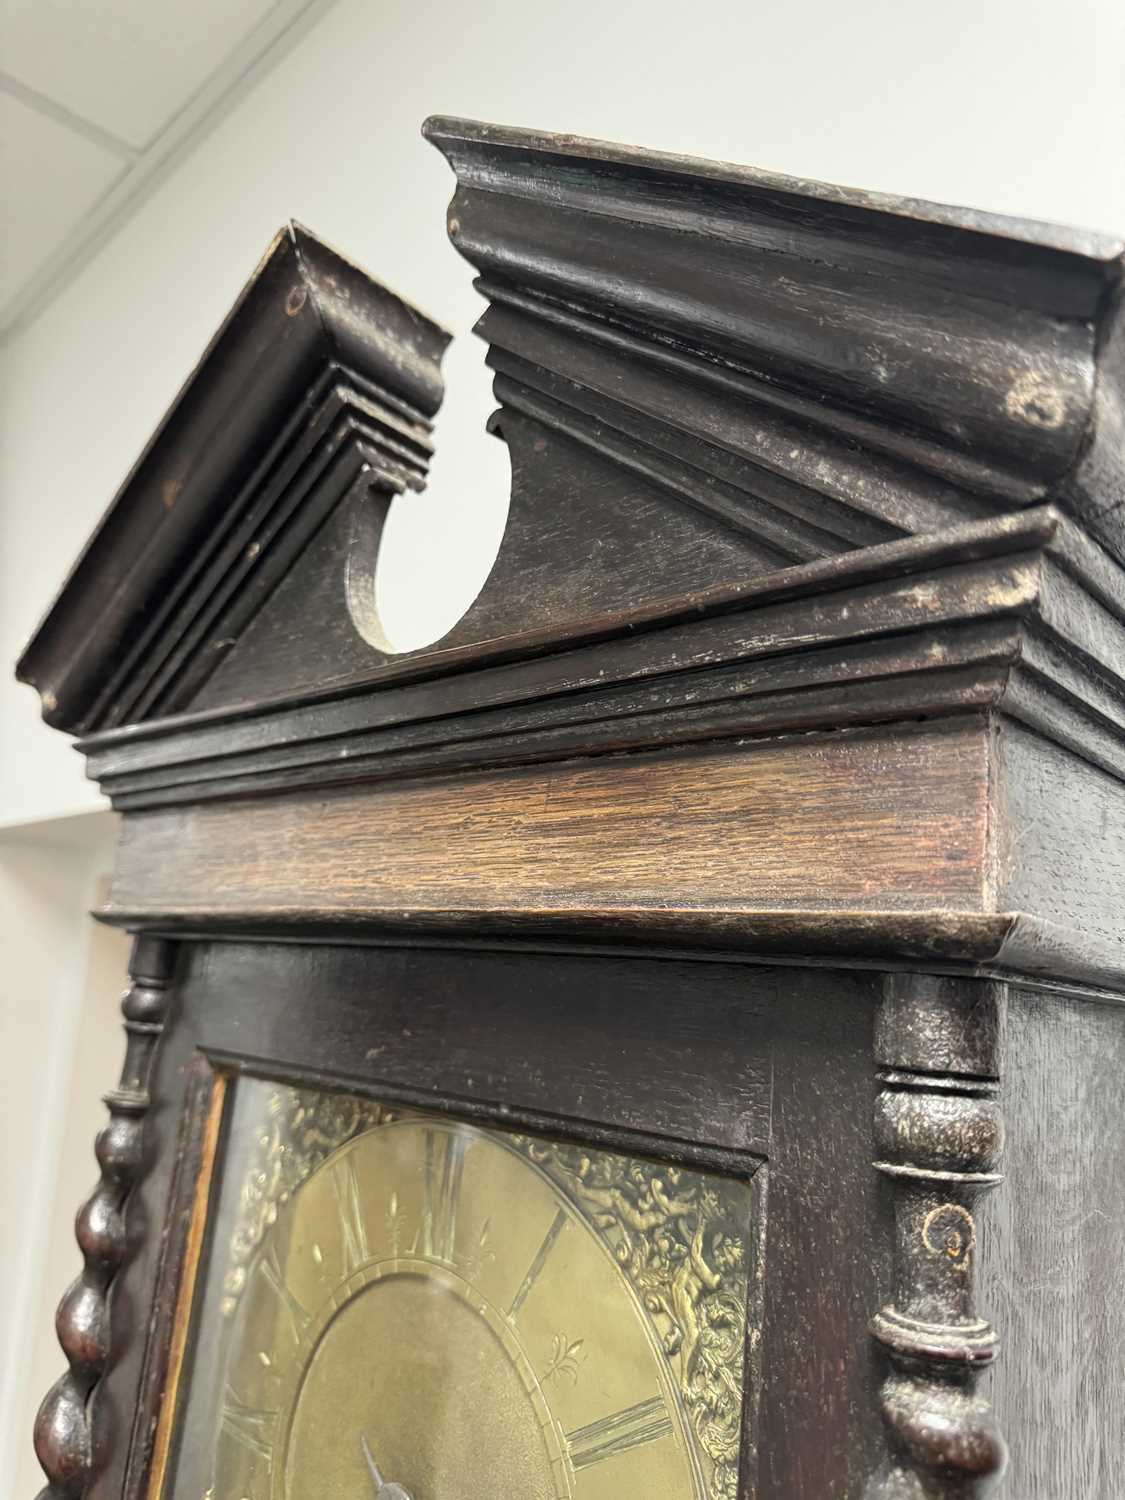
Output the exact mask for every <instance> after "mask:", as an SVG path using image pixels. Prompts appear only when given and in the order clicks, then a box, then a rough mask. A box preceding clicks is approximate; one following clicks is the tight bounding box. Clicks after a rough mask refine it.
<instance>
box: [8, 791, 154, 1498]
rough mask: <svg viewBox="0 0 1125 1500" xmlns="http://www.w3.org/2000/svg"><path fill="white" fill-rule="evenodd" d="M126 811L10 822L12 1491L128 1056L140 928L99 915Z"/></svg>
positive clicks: (50, 1367) (33, 1481)
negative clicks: (77, 1219)
mask: <svg viewBox="0 0 1125 1500" xmlns="http://www.w3.org/2000/svg"><path fill="white" fill-rule="evenodd" d="M113 821H114V820H113V819H112V818H111V816H110V815H109V814H105V813H95V814H93V815H92V816H88V817H83V818H70V819H63V820H61V821H60V822H55V823H50V824H46V825H40V826H39V827H37V828H35V829H34V830H20V831H19V833H18V834H12V833H11V832H9V833H2V832H0V951H2V953H3V963H2V966H0V1066H2V1068H3V1087H2V1088H0V1199H2V1201H3V1203H4V1214H3V1216H2V1218H0V1349H3V1350H4V1358H3V1360H0V1495H7V1494H9V1493H10V1494H12V1495H13V1496H14V1495H20V1496H25V1495H26V1496H30V1495H32V1494H35V1493H36V1491H37V1490H38V1488H39V1483H40V1482H41V1481H40V1478H39V1477H38V1466H37V1465H36V1462H35V1457H34V1453H33V1451H32V1446H31V1427H32V1423H33V1421H34V1417H35V1409H36V1406H37V1405H38V1403H39V1400H40V1398H41V1397H42V1396H43V1395H44V1394H45V1393H46V1391H47V1388H48V1386H50V1385H51V1384H53V1382H54V1381H55V1380H56V1379H57V1378H58V1376H59V1375H60V1374H61V1373H62V1371H63V1369H64V1368H65V1360H64V1359H63V1356H62V1354H61V1353H60V1351H59V1348H58V1345H57V1343H56V1342H55V1335H54V1306H55V1303H56V1302H57V1301H58V1299H59V1296H60V1294H61V1293H62V1291H63V1289H64V1288H65V1287H66V1286H67V1285H68V1284H69V1283H70V1281H71V1280H72V1279H73V1277H74V1276H75V1275H76V1274H77V1272H78V1270H79V1269H80V1267H81V1263H82V1262H81V1257H80V1256H79V1253H78V1249H77V1247H76V1245H75V1242H74V1228H73V1226H74V1214H75V1210H76V1209H77V1207H78V1205H79V1203H80V1202H81V1201H82V1199H83V1198H84V1197H85V1196H86V1194H87V1193H88V1192H89V1190H90V1188H91V1187H92V1186H93V1184H94V1182H95V1181H96V1180H97V1175H98V1167H97V1162H96V1161H95V1159H94V1136H95V1135H96V1133H97V1131H98V1130H99V1129H100V1128H101V1125H102V1123H103V1121H104V1119H105V1109H104V1107H103V1105H102V1102H101V1095H102V1094H103V1093H104V1092H105V1091H106V1089H108V1088H110V1087H112V1085H113V1084H114V1083H116V1081H117V1075H118V1072H119V1071H120V1066H121V1056H122V1051H123V1046H122V1035H123V1034H122V1031H121V1026H120V1017H119V1014H118V1000H119V997H120V994H121V991H122V989H123V988H124V983H125V965H126V953H127V950H128V939H127V938H126V937H125V935H124V934H122V933H119V932H116V931H114V930H113V929H112V928H108V927H95V925H94V924H93V923H92V922H90V921H89V920H88V919H87V917H86V913H87V911H88V910H89V908H90V907H91V906H92V905H94V904H95V901H96V900H97V899H98V886H99V883H100V882H102V881H103V880H104V878H105V873H106V871H107V870H108V868H109V857H110V850H111V846H112V838H113V831H114V830H113ZM9 1483H12V1488H11V1489H10V1490H9V1489H8V1488H7V1486H8V1484H9Z"/></svg>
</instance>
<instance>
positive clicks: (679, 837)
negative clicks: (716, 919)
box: [108, 718, 988, 916]
mask: <svg viewBox="0 0 1125 1500" xmlns="http://www.w3.org/2000/svg"><path fill="white" fill-rule="evenodd" d="M987 746H988V740H987V732H986V730H985V727H984V721H983V720H975V719H972V718H965V719H964V720H960V721H954V722H952V723H951V724H950V725H948V726H946V727H942V728H937V729H930V730H926V729H922V728H918V729H910V728H907V729H894V730H890V731H876V732H864V733H854V734H849V733H838V734H834V735H828V736H807V737H796V738H794V739H790V740H783V741H770V742H766V743H755V744H753V745H748V746H744V747H739V746H738V745H720V746H718V747H709V748H707V749H706V750H702V751H695V752H694V753H690V754H685V753H682V752H681V753H676V754H667V755H643V756H635V757H628V758H627V757H606V758H601V759H599V760H596V761H587V762H572V763H562V764H558V765H548V766H543V767H539V766H534V767H527V768H521V769H520V770H518V771H516V772H510V773H508V774H506V775H505V774H502V773H492V774H489V775H482V776H477V777H468V776H462V777H460V778H457V779H455V780H454V779H443V780H434V781H430V782H424V783H412V784H406V785H401V786H398V785H394V786H391V787H388V788H386V789H385V790H382V791H380V792H379V793H378V794H375V795H373V794H372V792H371V790H370V789H369V788H367V789H364V788H344V789H342V790H340V791H336V792H329V793H327V794H322V795H318V796H311V797H310V796H293V797H284V796H283V797H275V798H269V799H264V800H260V801H244V802H229V803H210V804H204V805H201V806H197V807H190V808H186V809H170V810H157V811H153V812H145V813H138V814H135V815H133V816H131V817H130V818H128V819H127V820H126V823H125V827H124V832H123V836H122V841H121V846H120V849H119V853H118V859H117V867H116V871H115V874H114V880H113V886H112V891H111V900H110V903H109V908H108V911H109V914H112V913H113V912H115V911H116V912H128V913H130V914H132V915H134V916H136V915H138V914H143V913H145V912H152V913H158V912H159V913H171V912H176V913H180V914H190V913H193V912H195V913H199V914H201V915H202V914H206V913H219V912H222V910H223V909H224V908H225V909H227V910H229V911H235V910H238V911H243V912H259V913H263V914H264V913H268V912H270V911H273V910H279V909H281V910H284V909H304V910H318V909H319V910H324V909H328V908H330V909H333V910H337V911H340V912H352V913H371V914H376V913H378V912H379V911H382V910H400V911H403V910H408V911H417V910H419V909H422V908H452V909H465V910H471V911H475V912H486V911H490V910H491V911H496V910H501V911H504V910H511V911H517V912H518V911H525V912H526V911H534V910H538V909H548V910H550V909H557V908H572V909H576V910H577V909H581V908H583V907H589V906H591V905H593V906H598V907H603V908H607V907H608V908H615V909H620V910H622V911H627V910H629V909H630V908H633V909H664V908H669V907H676V906H684V907H692V908H706V907H708V906H709V905H716V906H719V907H721V908H727V909H736V910H739V909H742V910H749V909H753V908H755V907H759V908H766V909H786V908H801V909H812V910H818V911H825V912H827V911H832V910H835V909H844V910H849V911H859V912H863V911H887V910H889V911H898V912H911V911H928V910H932V909H948V910H953V911H979V910H983V909H984V906H983V902H984V898H985V878H986V868H985V864H986V846H985V834H986V796H987V779H988V767H987Z"/></svg>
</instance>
